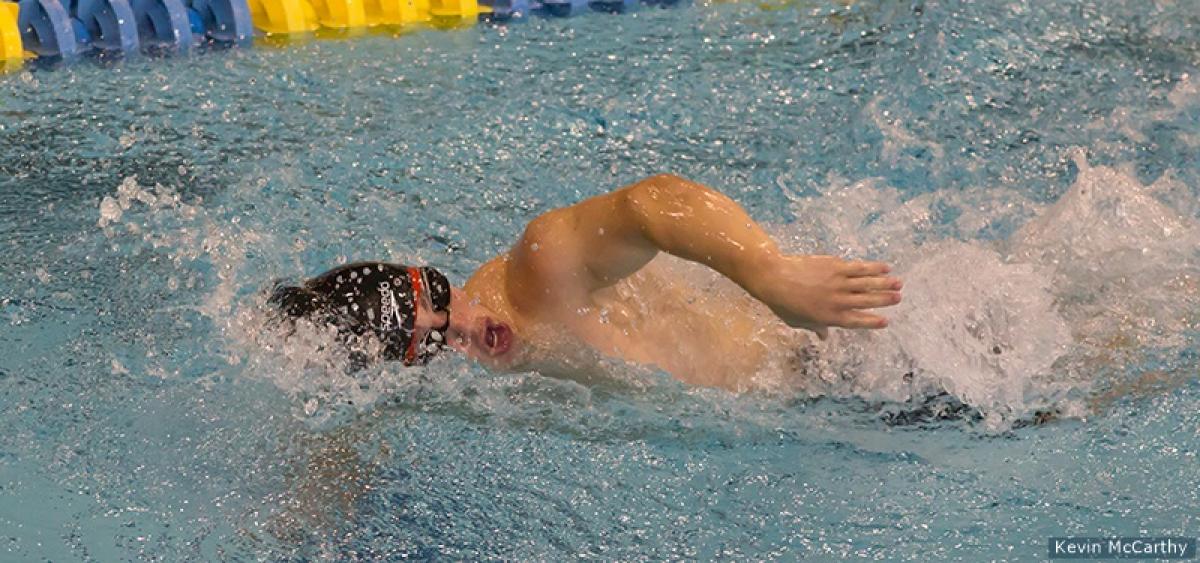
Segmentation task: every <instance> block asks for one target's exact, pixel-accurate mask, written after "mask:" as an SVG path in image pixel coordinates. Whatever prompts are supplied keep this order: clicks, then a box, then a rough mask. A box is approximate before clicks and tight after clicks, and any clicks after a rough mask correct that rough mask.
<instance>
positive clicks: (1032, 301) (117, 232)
mask: <svg viewBox="0 0 1200 563" xmlns="http://www.w3.org/2000/svg"><path fill="white" fill-rule="evenodd" d="M1198 155H1200V3H1197V2H1195V1H1186V0H1185V1H1179V2H1161V3H1147V2H1142V1H1128V2H1118V1H1111V2H1077V1H1074V0H1072V1H1066V0H1064V1H1053V0H1051V1H1044V0H1042V1H1028V2H932V1H930V2H884V1H876V2H866V1H864V2H857V3H853V4H852V5H850V6H843V5H842V3H829V4H826V3H820V2H794V3H767V4H766V5H758V4H754V5H749V4H713V5H695V6H686V7H680V8H677V9H670V10H656V9H649V10H643V11H640V12H638V13H637V14H634V15H624V16H612V15H603V14H593V15H588V16H586V17H580V18H575V19H570V20H544V19H533V20H530V21H527V22H520V23H515V24H512V25H508V26H502V27H488V26H479V27H472V28H468V29H462V30H455V31H452V32H435V31H425V32H415V33H405V34H402V35H400V36H398V37H393V36H390V35H382V34H381V35H371V36H365V37H358V38H353V39H349V40H345V41H317V42H299V43H294V44H290V45H286V46H283V47H279V48H272V47H267V46H263V47H259V48H255V49H248V50H233V51H218V52H211V53H206V54H203V55H200V56H194V57H189V58H178V59H133V60H126V61H118V62H115V63H105V64H95V63H83V64H76V65H73V66H69V67H67V68H58V69H35V70H32V71H23V72H19V73H16V74H10V75H7V76H4V77H0V559H3V560H14V561H16V560H22V561H23V560H54V561H66V560H93V561H114V560H168V561H174V560H279V559H328V558H335V559H350V560H352V559H363V560H380V559H401V558H416V559H436V558H442V559H452V560H458V559H479V558H503V559H535V560H559V559H564V558H567V557H588V558H599V559H664V558H672V559H676V558H682V559H690V558H704V559H709V558H717V557H720V558H729V559H743V558H753V559H780V560H790V559H795V558H809V559H817V560H829V559H834V558H839V557H844V556H853V557H863V558H870V559H887V560H914V561H927V560H956V559H957V560H1029V559H1038V558H1044V557H1045V550H1046V547H1045V545H1046V538H1047V537H1049V536H1069V535H1075V536H1107V535H1184V536H1197V535H1200V522H1198V517H1197V515H1198V514H1200V510H1198V509H1200V492H1198V491H1200V487H1198V485H1200V464H1198V463H1197V461H1198V460H1197V453H1198V452H1200V383H1198V382H1197V369H1196V368H1197V365H1198V363H1200V354H1198V353H1197V345H1198V343H1200V338H1198V331H1197V329H1198V327H1200V314H1198V311H1200V256H1197V251H1196V249H1197V248H1198V245H1197V243H1198V242H1200V204H1198V203H1197V201H1198V195H1200V156H1198ZM663 171H671V172H675V173H678V174H681V175H684V176H688V177H692V178H694V179H697V180H700V181H703V182H705V183H708V184H710V185H712V186H715V187H717V188H719V189H721V190H722V191H724V192H725V193H727V194H729V195H730V196H731V197H733V198H735V199H736V200H738V201H739V202H740V203H742V204H743V205H744V206H745V207H746V208H747V209H748V211H749V212H750V213H751V214H752V215H753V216H754V217H755V218H757V219H759V220H761V221H763V222H764V223H766V224H767V225H768V227H769V229H770V230H771V231H772V232H773V233H775V234H776V235H777V236H778V237H779V239H780V240H781V242H782V244H783V245H784V246H786V247H787V248H789V249H791V250H793V251H797V252H828V253H838V254H843V255H848V256H860V257H871V258H882V259H886V260H889V261H892V262H893V263H895V264H896V269H897V271H898V272H899V273H900V275H901V276H903V277H905V279H906V288H905V303H903V304H902V305H900V306H899V307H897V308H895V309H893V310H891V311H890V313H889V314H890V315H891V317H892V327H891V328H890V329H888V330H887V331H884V332H879V333H871V334H862V333H853V334H851V333H838V334H837V335H836V336H835V338H833V339H832V340H831V341H830V342H828V343H826V344H824V345H823V346H822V347H821V349H820V354H821V358H822V360H821V362H822V364H821V369H819V370H815V371H813V372H807V373H789V372H788V371H786V370H783V369H780V370H776V371H770V370H768V371H766V372H764V373H761V374H756V375H755V378H754V380H755V382H756V383H755V386H754V388H753V389H751V390H750V391H748V392H746V393H742V394H732V393H729V392H726V391H720V390H713V389H704V388H691V387H687V386H685V385H682V384H679V383H676V382H673V381H672V380H670V378H668V377H667V376H665V375H663V374H659V373H653V372H649V371H645V370H640V369H637V368H636V367H632V366H629V367H614V369H613V374H612V378H611V380H605V381H591V382H583V383H580V382H575V381H568V380H561V379H552V378H547V377H543V376H540V375H538V374H535V373H523V374H513V375H493V374H488V373H487V372H485V371H484V370H482V369H481V368H479V367H477V366H474V365H471V364H469V363H467V362H465V361H464V360H461V359H458V358H451V359H446V360H441V361H438V362H435V363H433V364H431V365H430V366H428V367H427V368H422V369H404V368H401V367H399V366H385V367H382V368H379V369H376V370H373V371H370V372H369V373H367V374H363V375H360V376H358V377H350V376H347V375H345V374H344V373H342V372H341V371H339V370H337V369H330V368H329V367H328V366H327V365H326V362H325V360H327V358H322V357H320V355H319V354H315V353H312V352H309V351H307V350H304V349H302V348H297V347H289V346H288V345H287V344H286V343H285V342H281V341H280V340H279V339H278V338H276V337H275V336H274V335H272V334H271V333H270V331H266V330H264V328H263V324H262V309H261V307H260V306H261V303H262V293H261V290H262V288H263V287H265V286H266V285H267V284H269V283H270V281H271V280H272V279H274V278H277V277H289V276H291V277H294V276H299V275H304V274H312V273H315V272H318V271H320V270H323V269H325V268H326V267H329V266H331V265H334V264H337V263H340V262H342V261H345V260H351V259H391V260H396V261H428V262H430V263H433V264H436V265H438V266H440V267H442V268H443V269H444V270H445V271H447V272H448V274H449V275H450V277H451V278H452V280H453V281H457V282H461V281H463V280H464V279H465V278H466V277H467V276H468V275H469V274H470V272H471V271H472V270H473V268H475V267H476V266H478V265H479V264H481V263H482V262H483V261H485V260H486V259H488V258H489V257H490V256H492V255H493V254H494V253H496V252H500V251H502V250H503V249H505V248H506V247H507V245H509V244H510V243H511V242H512V241H513V240H514V238H515V237H516V236H517V235H518V234H519V232H520V229H521V228H522V226H523V225H524V223H525V222H526V221H527V220H529V219H530V218H532V217H534V216H536V215H537V214H538V213H541V212H543V211H546V210H548V209H551V208H554V207H556V206H560V205H565V204H569V203H571V202H574V201H577V200H578V199H579V198H581V197H586V196H589V195H594V194H598V193H601V192H603V191H605V190H608V189H611V188H613V187H616V186H619V185H622V184H623V183H626V182H630V181H633V180H635V179H637V178H639V177H641V176H644V175H648V174H652V173H657V172H663ZM664 267H670V268H678V269H679V271H680V272H681V275H682V276H683V277H684V278H685V279H693V280H694V279H695V278H701V279H703V278H704V276H705V274H704V273H702V272H697V271H695V270H694V269H689V268H686V267H682V266H680V265H678V264H671V263H667V264H664ZM681 283H682V282H681ZM995 350H1000V351H1001V353H995ZM1048 412H1052V413H1057V415H1056V416H1057V420H1056V421H1053V422H1051V423H1049V424H1041V425H1037V424H1030V422H1032V421H1035V420H1037V419H1038V418H1039V417H1040V416H1041V415H1040V414H1039V413H1048Z"/></svg>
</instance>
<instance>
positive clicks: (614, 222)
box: [465, 174, 902, 381]
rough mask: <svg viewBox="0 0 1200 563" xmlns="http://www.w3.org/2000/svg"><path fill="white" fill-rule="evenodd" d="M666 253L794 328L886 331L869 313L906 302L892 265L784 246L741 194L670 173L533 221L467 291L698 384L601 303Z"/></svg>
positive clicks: (520, 327)
mask: <svg viewBox="0 0 1200 563" xmlns="http://www.w3.org/2000/svg"><path fill="white" fill-rule="evenodd" d="M659 252H666V253H669V254H672V255H674V256H677V257H679V258H683V259H686V260H690V261H693V262H698V263H701V264H704V265H706V266H708V267H709V268H712V269H713V270H715V271H717V272H719V273H720V274H722V275H723V276H725V277H727V278H729V279H730V280H732V281H733V282H734V283H736V284H737V285H738V286H740V287H741V288H742V289H744V290H745V291H746V292H747V293H748V294H749V295H750V296H752V297H753V298H754V299H757V300H758V301H760V302H762V303H763V304H764V305H766V306H767V307H768V308H769V309H770V310H771V311H772V312H773V313H774V314H775V315H776V316H777V317H778V318H779V319H780V320H781V321H782V322H784V323H786V324H787V325H788V326H790V327H793V328H800V329H807V330H810V331H813V332H815V333H816V334H817V335H818V336H819V337H821V338H822V339H824V338H825V337H827V335H828V331H829V328H830V327H843V328H852V329H880V328H884V327H886V326H887V320H886V319H885V318H884V317H882V316H880V315H879V314H876V313H874V312H872V311H871V310H872V309H877V308H881V307H887V306H891V305H895V304H897V303H899V302H900V298H901V296H900V289H901V285H902V284H901V281H900V280H899V279H897V278H895V277H891V276H889V275H888V273H889V272H890V267H889V266H888V265H886V264H883V263H880V262H866V261H847V260H843V259H841V258H837V257H834V256H806V255H789V254H785V253H783V252H781V251H780V250H779V247H778V245H777V244H776V243H775V241H774V240H772V239H771V238H770V236H768V235H767V234H766V232H764V231H763V229H762V228H761V227H760V226H759V225H758V224H757V223H755V221H754V220H753V219H751V218H750V216H749V215H748V214H747V213H746V212H745V210H743V209H742V208H741V207H740V206H739V205H738V204H737V203H735V202H734V201H733V200H731V199H730V198H728V197H726V196H725V195H723V194H721V193H719V192H717V191H716V190H713V189H712V188H709V187H706V186H703V185H701V184H698V183H695V182H691V181H688V180H685V179H683V178H680V177H678V176H673V175H667V174H664V175H658V176H653V177H650V178H647V179H645V180H642V181H640V182H637V183H634V184H632V185H629V186H626V187H623V188H620V189H618V190H615V191H613V192H610V193H607V194H604V195H600V196H596V197H593V198H590V199H587V200H584V201H582V202H580V203H578V204H575V205H572V206H570V207H565V208H561V209H556V210H553V211H549V212H547V213H545V214H543V215H541V216H539V217H537V218H535V219H534V220H533V221H531V222H530V223H529V225H527V226H526V228H525V231H524V233H523V234H522V236H521V238H520V239H519V240H518V241H517V243H516V244H514V245H513V246H512V248H511V249H510V250H509V251H508V252H507V253H506V254H505V255H502V256H499V257H497V258H496V259H494V260H492V261H491V262H488V263H487V264H485V265H484V266H483V267H481V268H480V269H479V271H477V272H476V273H475V274H474V275H473V276H472V277H471V279H470V280H469V281H468V282H467V285H466V288H465V289H466V292H467V293H468V294H469V295H471V296H472V297H473V298H474V299H477V300H478V301H479V302H481V304H482V305H484V306H485V307H487V308H489V309H491V310H493V311H496V312H497V313H499V314H500V315H501V316H502V317H504V318H506V319H507V320H508V321H509V322H512V323H513V324H514V327H515V328H516V332H517V334H522V333H526V334H530V333H533V332H536V331H535V330H532V329H534V328H535V327H541V328H543V329H544V328H545V327H556V328H561V329H564V330H566V331H568V332H570V333H571V335H572V336H573V337H574V339H577V340H581V341H583V342H584V343H586V344H588V345H590V346H591V347H593V348H595V349H596V350H598V351H600V352H602V353H604V354H607V355H610V356H615V357H619V358H623V359H626V360H631V361H635V362H640V363H647V364H653V365H656V366H658V367H660V368H663V369H665V370H666V371H668V372H671V373H672V374H673V375H675V376H676V377H678V378H680V379H683V380H685V381H689V380H693V379H694V378H693V377H691V375H692V374H687V373H676V371H677V370H672V369H671V368H672V367H675V366H678V365H679V362H677V361H672V355H673V354H675V353H677V352H675V351H674V350H672V349H662V348H663V346H661V343H659V344H656V345H655V346H653V347H649V346H646V345H645V344H644V342H643V341H644V340H645V339H643V338H641V337H640V335H637V334H630V333H629V331H628V330H618V329H616V328H615V327H614V324H613V323H611V322H609V319H608V318H606V316H605V314H606V311H607V309H606V308H604V307H598V306H597V305H598V304H599V303H600V302H601V301H602V299H601V295H605V296H607V298H608V299H609V302H611V294H612V292H604V290H605V289H606V288H609V287H610V286H612V285H613V284H616V283H617V282H619V281H620V280H622V279H624V278H627V277H629V276H631V275H633V274H635V273H637V272H638V271H639V270H641V269H642V268H643V267H645V266H646V265H647V263H649V262H650V261H651V259H653V258H654V257H655V256H656V255H657V254H658V253H659ZM602 309H604V310H602ZM730 336H733V337H736V336H737V335H730ZM681 337H686V335H681ZM713 344H714V346H715V345H716V344H718V343H713Z"/></svg>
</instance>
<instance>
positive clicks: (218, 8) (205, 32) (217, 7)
mask: <svg viewBox="0 0 1200 563" xmlns="http://www.w3.org/2000/svg"><path fill="white" fill-rule="evenodd" d="M188 15H189V16H191V20H192V35H193V36H196V37H206V38H207V39H208V40H211V41H216V42H218V43H228V44H233V45H238V46H243V47H248V46H250V43H251V42H252V41H253V39H254V24H253V22H251V20H250V6H248V5H247V4H246V2H245V0H191V1H190V2H189V4H188Z"/></svg>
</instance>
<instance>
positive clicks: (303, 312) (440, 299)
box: [270, 262, 450, 365]
mask: <svg viewBox="0 0 1200 563" xmlns="http://www.w3.org/2000/svg"><path fill="white" fill-rule="evenodd" d="M425 296H428V298H429V303H430V304H431V305H432V307H433V310H434V311H437V312H445V313H446V323H445V324H443V325H442V326H441V327H438V328H436V329H433V330H432V331H430V332H429V334H428V336H427V337H426V338H425V341H424V342H416V341H414V339H413V333H414V326H413V325H414V322H415V321H416V316H417V315H416V312H417V304H418V303H419V302H420V300H421V299H423V298H424V297H425ZM270 303H272V304H273V305H275V306H277V307H279V309H280V311H281V312H283V313H284V314H286V315H287V316H289V317H297V318H307V319H308V320H310V321H312V322H317V323H324V324H330V325H333V326H336V327H337V328H338V332H339V333H341V334H343V335H346V336H348V335H351V334H352V335H355V336H362V335H364V334H368V333H371V334H374V335H375V337H377V338H379V341H380V342H382V343H383V347H384V351H383V356H384V359H387V360H401V361H403V362H404V364H405V365H413V364H425V363H427V362H428V361H429V359H430V358H432V357H433V356H434V355H436V354H437V353H438V352H439V351H440V350H441V348H442V347H443V343H444V342H445V338H446V330H447V329H448V328H449V327H450V282H449V281H448V280H447V279H446V276H444V275H442V273H441V272H439V271H437V270H435V269H433V268H429V267H414V266H405V265H402V264H388V263H384V262H356V263H354V264H347V265H345V266H340V267H337V268H334V269H332V270H330V271H328V272H325V273H324V274H321V275H319V276H317V277H315V278H311V279H309V280H307V281H305V282H304V283H303V284H302V285H301V286H299V287H297V286H289V285H277V286H276V287H275V289H274V291H273V292H272V293H271V298H270Z"/></svg>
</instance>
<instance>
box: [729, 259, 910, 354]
mask: <svg viewBox="0 0 1200 563" xmlns="http://www.w3.org/2000/svg"><path fill="white" fill-rule="evenodd" d="M890 270H891V269H890V268H889V267H888V265H887V264H883V263H880V262H850V261H846V260H843V259H841V258H837V257H835V256H786V255H779V256H776V257H772V258H768V260H767V263H766V265H765V267H764V271H762V273H761V274H760V275H758V276H756V277H755V280H754V281H750V282H749V283H747V286H748V287H747V289H748V290H749V291H750V293H751V294H752V295H754V296H755V297H756V298H758V300H759V301H762V302H763V303H764V304H766V305H767V306H768V307H770V308H771V311H773V312H774V313H775V314H776V315H778V316H779V318H780V319H782V320H783V322H785V323H787V324H788V326H792V327H795V328H803V329H808V330H811V331H813V332H815V333H817V336H819V337H820V338H821V339H822V340H824V339H825V338H826V337H828V336H829V327H831V326H837V327H843V328H884V327H886V326H887V319H885V318H883V317H881V316H879V315H876V314H872V313H868V312H866V311H864V309H874V308H878V307H888V306H891V305H895V304H897V303H899V302H900V288H901V286H902V283H901V282H900V280H899V279H896V278H893V277H889V276H888V275H887V273H888V272H889V271H890Z"/></svg>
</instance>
